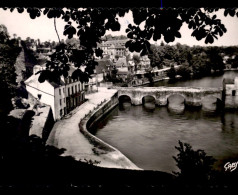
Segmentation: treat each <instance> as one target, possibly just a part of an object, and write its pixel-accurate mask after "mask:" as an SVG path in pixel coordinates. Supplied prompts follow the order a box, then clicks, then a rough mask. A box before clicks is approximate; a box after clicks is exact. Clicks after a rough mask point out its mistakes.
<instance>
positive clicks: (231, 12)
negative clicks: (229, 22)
mask: <svg viewBox="0 0 238 195" xmlns="http://www.w3.org/2000/svg"><path fill="white" fill-rule="evenodd" d="M228 13H229V15H230V16H232V17H233V16H234V15H235V10H234V9H230V10H229V11H228Z"/></svg>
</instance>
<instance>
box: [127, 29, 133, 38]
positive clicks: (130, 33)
mask: <svg viewBox="0 0 238 195" xmlns="http://www.w3.org/2000/svg"><path fill="white" fill-rule="evenodd" d="M127 37H128V38H130V39H133V32H132V31H131V32H129V33H128V34H127Z"/></svg>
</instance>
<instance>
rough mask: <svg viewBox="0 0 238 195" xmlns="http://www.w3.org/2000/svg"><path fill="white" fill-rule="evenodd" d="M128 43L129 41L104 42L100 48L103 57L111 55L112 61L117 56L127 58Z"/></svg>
mask: <svg viewBox="0 0 238 195" xmlns="http://www.w3.org/2000/svg"><path fill="white" fill-rule="evenodd" d="M127 41H128V40H127V39H123V40H110V41H104V42H102V43H101V44H100V45H99V47H100V48H101V49H102V50H103V55H109V56H110V58H111V59H114V58H115V56H116V55H118V56H125V54H126V47H125V44H126V42H127Z"/></svg>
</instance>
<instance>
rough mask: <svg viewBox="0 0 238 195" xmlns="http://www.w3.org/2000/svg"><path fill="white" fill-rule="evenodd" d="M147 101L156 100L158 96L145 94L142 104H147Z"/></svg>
mask: <svg viewBox="0 0 238 195" xmlns="http://www.w3.org/2000/svg"><path fill="white" fill-rule="evenodd" d="M147 102H154V104H155V102H156V97H155V96H154V95H145V96H143V97H142V104H145V103H147Z"/></svg>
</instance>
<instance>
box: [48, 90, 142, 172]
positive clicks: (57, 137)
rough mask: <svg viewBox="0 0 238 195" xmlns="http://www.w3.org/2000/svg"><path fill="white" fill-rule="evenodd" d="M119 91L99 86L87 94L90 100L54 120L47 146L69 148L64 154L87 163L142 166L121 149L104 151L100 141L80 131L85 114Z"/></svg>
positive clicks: (124, 167)
mask: <svg viewBox="0 0 238 195" xmlns="http://www.w3.org/2000/svg"><path fill="white" fill-rule="evenodd" d="M116 92H117V90H115V89H110V90H109V89H107V88H98V92H96V93H93V94H88V95H86V99H88V100H87V101H86V102H85V103H83V104H82V105H81V106H79V107H78V108H76V109H75V110H73V111H72V112H71V113H69V115H67V116H65V117H64V118H63V119H62V120H60V121H58V122H56V123H55V125H54V127H53V129H52V131H51V133H50V135H49V138H48V140H47V145H52V146H55V147H57V148H64V149H66V150H65V152H64V153H63V154H62V155H63V156H72V157H74V158H75V159H76V160H81V161H84V162H85V161H86V162H99V164H97V165H98V166H101V167H108V168H121V169H139V168H138V167H137V166H136V165H135V164H133V163H132V162H131V161H130V160H129V159H128V158H127V157H125V156H124V155H123V154H122V153H121V152H120V151H118V150H116V149H115V150H104V149H103V148H102V147H100V144H95V143H93V142H92V141H91V140H90V138H89V137H86V136H85V135H84V134H82V133H81V132H80V131H79V122H80V121H81V120H82V119H85V116H89V115H90V114H93V112H94V111H96V110H97V109H99V108H100V107H103V106H105V104H106V103H107V101H109V100H110V99H111V97H112V96H114V95H115V93H116ZM98 105H100V106H99V107H98ZM97 107H98V108H97ZM96 108H97V109H96ZM98 151H100V152H98Z"/></svg>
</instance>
